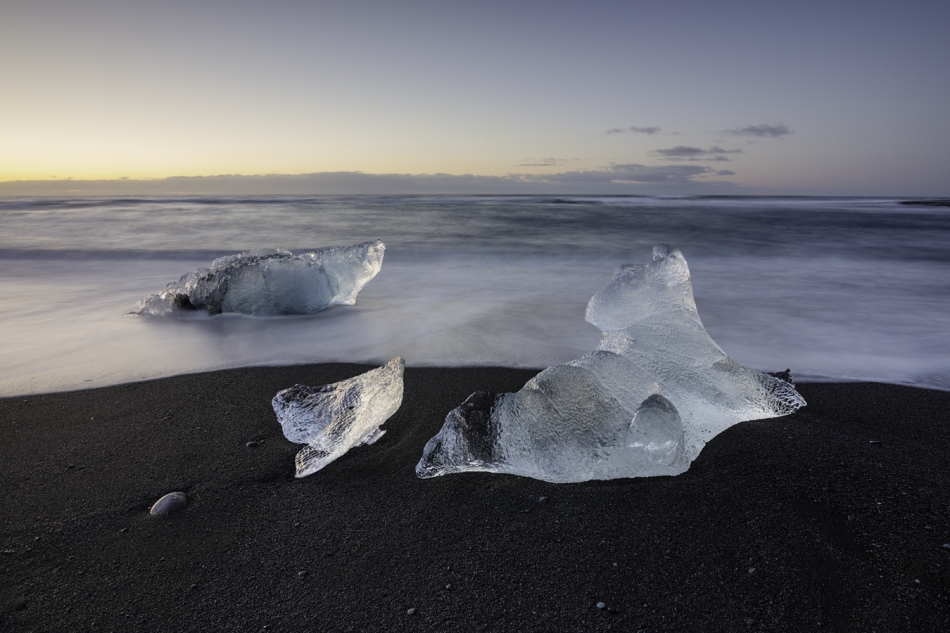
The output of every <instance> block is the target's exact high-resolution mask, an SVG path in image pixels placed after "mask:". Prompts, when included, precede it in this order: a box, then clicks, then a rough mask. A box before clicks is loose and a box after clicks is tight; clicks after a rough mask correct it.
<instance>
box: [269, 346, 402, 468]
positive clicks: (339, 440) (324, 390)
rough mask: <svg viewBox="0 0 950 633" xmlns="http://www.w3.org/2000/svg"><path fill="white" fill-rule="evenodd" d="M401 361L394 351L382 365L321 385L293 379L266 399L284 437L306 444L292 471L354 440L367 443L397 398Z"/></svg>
mask: <svg viewBox="0 0 950 633" xmlns="http://www.w3.org/2000/svg"><path fill="white" fill-rule="evenodd" d="M404 369H405V363H403V360H402V358H400V357H399V356H397V357H396V358H394V359H392V360H391V361H389V362H388V363H386V364H385V365H383V366H382V367H379V368H377V369H372V370H370V371H368V372H366V373H365V374H360V375H359V376H354V377H353V378H349V379H347V380H343V381H340V382H335V383H333V384H332V385H323V386H322V387H307V386H306V385H294V386H293V387H291V388H289V389H284V390H283V391H281V392H279V393H278V394H277V395H276V396H274V399H273V400H272V401H271V405H272V406H273V407H274V413H276V414H277V421H278V422H280V425H281V427H282V428H283V430H284V437H286V438H287V439H288V440H290V441H291V442H294V443H295V444H306V446H305V447H303V448H302V449H301V450H300V452H299V453H297V457H296V460H295V461H296V465H297V477H306V476H307V475H310V474H313V473H315V472H317V471H318V470H320V469H321V468H323V467H324V466H326V465H327V464H329V463H330V462H332V461H333V460H335V459H337V458H338V457H340V456H341V455H343V454H344V453H346V452H347V451H348V450H350V449H351V448H353V447H354V446H359V445H360V444H372V443H374V442H375V441H376V440H378V439H379V438H381V437H382V436H383V434H384V433H385V432H386V431H384V430H382V429H380V428H379V427H380V426H381V425H382V424H383V423H384V422H385V421H386V420H388V419H389V418H390V417H392V415H393V414H394V413H395V412H396V411H398V410H399V406H400V405H401V404H402V374H403V371H404Z"/></svg>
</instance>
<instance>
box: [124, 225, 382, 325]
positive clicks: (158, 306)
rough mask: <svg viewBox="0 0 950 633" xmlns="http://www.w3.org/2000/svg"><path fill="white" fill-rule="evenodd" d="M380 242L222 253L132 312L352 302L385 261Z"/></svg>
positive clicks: (297, 310)
mask: <svg viewBox="0 0 950 633" xmlns="http://www.w3.org/2000/svg"><path fill="white" fill-rule="evenodd" d="M385 250H386V246H385V244H383V242H382V241H381V240H376V241H375V242H364V243H362V244H354V245H353V246H333V247H330V248H323V249H320V250H316V251H312V252H309V253H300V254H299V255H294V254H293V253H291V252H290V251H286V250H282V249H261V250H257V251H249V252H246V253H241V254H238V255H228V256H226V257H219V258H218V259H216V260H214V261H213V262H212V263H211V268H199V269H198V270H196V271H194V272H191V273H186V274H185V275H183V276H182V277H181V279H179V280H178V281H173V282H171V283H170V284H168V285H167V286H166V287H165V290H163V291H162V292H160V293H158V294H153V295H149V296H148V297H146V298H145V299H143V300H142V301H141V302H140V307H139V310H138V311H137V312H132V313H130V314H131V315H141V316H167V315H169V314H174V313H176V312H179V311H181V310H207V312H208V314H220V313H222V312H237V313H241V314H255V315H277V314H309V313H311V312H317V311H319V310H323V309H325V308H328V307H330V306H333V305H353V304H354V303H356V295H357V294H358V293H359V291H360V290H362V289H363V286H365V285H366V284H367V282H369V280H370V279H372V278H373V277H375V276H376V274H377V273H378V272H379V270H380V268H381V267H382V265H383V253H384V252H385Z"/></svg>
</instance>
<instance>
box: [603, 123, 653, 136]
mask: <svg viewBox="0 0 950 633" xmlns="http://www.w3.org/2000/svg"><path fill="white" fill-rule="evenodd" d="M662 131H663V129H662V128H660V127H657V126H655V125H654V126H649V127H637V126H636V125H631V126H630V127H626V128H624V127H615V128H611V129H609V130H607V131H606V132H604V134H623V133H624V132H632V133H634V134H658V133H660V132H662Z"/></svg>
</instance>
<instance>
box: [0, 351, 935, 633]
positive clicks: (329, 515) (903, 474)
mask: <svg viewBox="0 0 950 633" xmlns="http://www.w3.org/2000/svg"><path fill="white" fill-rule="evenodd" d="M366 369H367V368H366V367H364V366H358V365H342V364H333V365H309V366H298V367H278V368H249V369H238V370H228V371H220V372H213V373H206V374H198V375H188V376H179V377H174V378H168V379H163V380H156V381H152V382H146V383H139V384H131V385H123V386H117V387H109V388H103V389H96V390H91V391H79V392H72V393H62V394H52V395H43V396H29V397H17V398H7V399H2V400H0V425H2V429H3V442H2V443H0V465H2V468H0V552H2V553H0V631H3V632H8V631H10V632H12V631H16V632H21V631H165V630H168V631H224V630H227V631H264V630H266V631H390V630H392V631H403V630H406V631H588V630H589V631H594V630H608V629H612V630H618V631H651V632H652V631H881V632H889V631H947V630H950V547H948V546H945V545H944V544H947V543H950V460H948V449H950V393H946V392H939V391H928V390H922V389H913V388H908V387H898V386H891V385H881V384H806V385H801V386H800V389H799V390H800V392H801V393H802V395H804V397H805V398H806V399H807V400H808V406H807V407H805V408H803V409H802V410H800V411H799V412H798V413H796V414H795V415H792V416H788V417H785V418H777V419H771V420H763V421H754V422H746V423H743V424H740V425H738V426H736V427H733V428H731V429H729V430H728V431H726V432H725V433H723V434H721V435H720V436H718V437H717V438H715V439H714V440H713V441H712V442H711V443H710V444H708V445H707V446H706V448H705V449H704V450H703V452H702V454H701V455H700V457H699V459H698V460H697V461H696V462H694V464H693V465H692V467H691V468H690V470H689V471H688V472H686V473H685V474H683V475H680V476H678V477H675V478H655V479H631V480H615V481H608V482H592V483H584V484H569V485H553V484H547V483H544V482H540V481H534V480H530V479H523V478H517V477H512V476H504V475H489V474H480V473H479V474H463V475H451V476H447V477H440V478H436V479H432V480H426V481H422V480H419V479H417V478H416V476H415V474H414V472H413V467H414V466H415V464H416V462H417V461H418V459H419V457H420V455H421V452H422V447H423V446H424V444H425V442H426V441H427V440H428V439H429V438H430V437H431V436H432V435H433V434H435V433H436V432H437V431H438V429H439V428H440V427H441V425H442V422H443V419H444V417H445V415H446V413H447V412H448V411H449V410H450V409H451V408H453V407H454V406H456V405H458V404H459V403H461V402H462V401H463V400H464V399H465V398H466V397H467V396H468V395H469V394H470V393H471V392H472V391H475V390H476V389H488V390H494V391H513V390H517V389H518V388H520V387H521V386H522V385H523V384H524V382H525V381H526V380H527V379H528V378H530V377H531V376H532V375H534V373H535V372H534V371H525V370H511V369H488V368H453V369H408V370H407V371H406V375H405V381H406V383H405V384H406V389H405V399H404V402H403V405H402V408H401V409H400V410H399V412H398V413H397V414H396V415H395V416H394V417H393V418H391V419H390V420H389V422H388V423H387V424H386V426H385V427H384V428H386V429H388V432H387V434H386V435H385V436H384V437H383V438H382V439H381V440H380V441H378V442H377V443H376V444H374V445H372V446H369V447H361V448H358V449H355V450H353V451H352V452H351V453H350V454H348V455H346V456H344V457H342V458H341V459H339V460H338V461H337V462H335V463H333V464H331V465H330V466H328V467H327V468H326V469H324V470H322V471H320V472H318V473H316V474H314V475H312V476H310V477H307V478H305V479H301V480H295V479H294V478H293V457H294V454H295V453H296V451H297V450H298V447H297V446H296V445H294V444H291V443H290V442H288V441H286V440H285V439H284V438H283V436H282V434H281V431H280V427H279V425H278V424H277V422H276V419H275V416H274V414H273V412H272V410H271V408H270V399H271V398H272V397H273V395H274V394H275V393H276V392H277V391H278V390H280V389H282V388H285V387H288V386H290V385H292V384H294V383H297V382H300V383H304V384H310V385H319V384H325V383H329V382H334V381H337V380H340V379H343V378H346V377H349V376H352V375H355V374H357V373H360V372H362V371H365V370H366ZM252 440H256V441H258V442H260V444H259V445H258V446H256V447H248V446H247V445H246V444H247V442H249V441H252ZM173 490H182V491H185V492H186V493H187V494H188V496H189V498H190V505H189V507H188V508H187V509H185V510H183V511H181V512H179V513H176V514H173V515H168V516H160V517H153V516H150V515H149V514H148V509H149V507H150V505H151V504H152V503H153V502H154V501H155V500H156V499H158V498H159V497H160V496H162V495H163V494H165V493H167V492H170V491H173ZM598 602H603V603H604V604H605V608H603V609H598V608H597V606H596V605H597V603H598ZM409 609H415V610H416V611H415V612H414V613H413V614H412V615H409V614H408V613H407V611H408V610H409Z"/></svg>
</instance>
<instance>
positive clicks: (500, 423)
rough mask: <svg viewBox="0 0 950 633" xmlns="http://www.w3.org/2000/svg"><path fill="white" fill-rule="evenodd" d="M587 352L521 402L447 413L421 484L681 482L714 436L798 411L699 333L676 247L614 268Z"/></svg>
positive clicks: (593, 308)
mask: <svg viewBox="0 0 950 633" xmlns="http://www.w3.org/2000/svg"><path fill="white" fill-rule="evenodd" d="M587 321H589V322H590V323H592V324H593V325H595V326H597V327H598V328H599V329H600V330H601V331H602V332H603V335H602V337H601V342H600V346H599V347H598V349H597V350H595V351H594V352H592V353H590V354H588V355H586V356H583V357H582V358H579V359H577V360H574V361H571V362H569V363H567V364H564V365H558V366H556V367H550V368H548V369H546V370H544V371H542V372H541V373H540V374H538V375H537V376H535V377H534V378H532V379H531V380H529V381H528V383H527V384H526V385H525V386H524V388H523V389H522V390H521V391H519V392H517V393H502V394H493V393H488V392H476V393H475V394H473V395H472V396H470V397H469V398H468V399H467V400H466V401H465V402H464V403H462V405H461V406H459V407H458V408H456V409H454V410H453V411H451V412H450V413H449V415H448V416H447V417H446V419H445V424H444V425H443V427H442V429H441V430H440V431H439V433H438V434H437V435H436V436H435V437H433V438H432V439H431V440H429V442H428V443H427V444H426V446H425V449H424V451H423V455H422V459H421V460H420V461H419V463H418V465H417V466H416V474H417V475H418V476H419V477H421V478H428V477H436V476H439V475H445V474H448V473H456V472H466V471H484V472H494V473H510V474H515V475H522V476H526V477H534V478H535V479H542V480H545V481H551V482H576V481H587V480H590V479H615V478H619V477H648V476H656V475H677V474H679V473H682V472H684V471H685V470H686V469H688V468H689V465H690V463H692V461H693V460H694V459H696V457H697V456H698V455H699V452H700V451H701V450H702V448H703V446H705V445H706V443H707V442H708V441H709V440H711V439H712V438H713V437H715V436H716V435H718V434H719V433H721V432H722V431H724V430H725V429H727V428H729V427H730V426H732V425H734V424H737V423H739V422H742V421H744V420H755V419H761V418H771V417H776V416H781V415H787V414H789V413H792V412H793V411H795V410H796V409H798V408H799V407H801V406H803V405H804V404H805V400H804V399H803V398H802V397H801V396H800V395H799V394H798V392H797V391H795V388H794V385H793V384H792V383H791V379H790V378H789V379H788V380H783V379H782V378H780V377H775V376H770V375H768V374H764V373H762V372H759V371H756V370H754V369H749V368H748V367H743V366H742V365H739V364H738V363H736V362H735V361H733V360H732V359H730V358H729V357H728V356H726V354H725V352H723V351H722V350H721V349H720V348H719V346H718V345H716V343H715V342H714V341H713V340H712V338H710V336H709V334H708V333H707V332H706V330H705V328H704V327H703V324H702V322H701V321H700V318H699V313H698V312H697V310H696V303H695V302H694V300H693V288H692V285H691V283H690V274H689V268H688V267H687V265H686V260H685V259H684V258H683V254H682V253H680V251H679V250H678V249H674V248H671V247H669V246H666V245H659V246H656V247H655V248H654V250H653V262H652V263H650V264H644V265H632V264H631V265H625V266H621V267H620V268H619V269H618V270H617V271H616V273H614V276H613V279H612V280H611V281H610V283H608V284H607V285H606V286H605V287H604V288H603V289H601V290H600V291H599V292H597V294H595V295H594V297H593V298H591V300H590V303H589V304H588V306H587Z"/></svg>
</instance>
